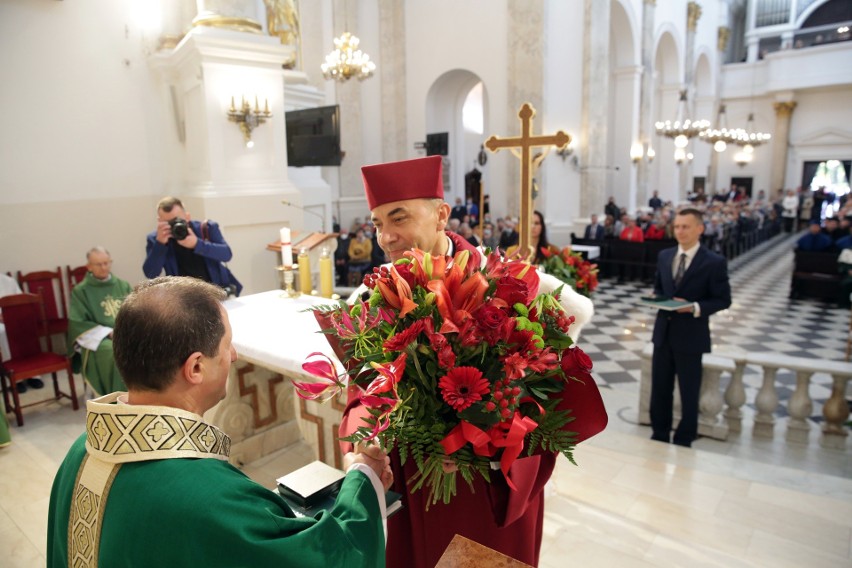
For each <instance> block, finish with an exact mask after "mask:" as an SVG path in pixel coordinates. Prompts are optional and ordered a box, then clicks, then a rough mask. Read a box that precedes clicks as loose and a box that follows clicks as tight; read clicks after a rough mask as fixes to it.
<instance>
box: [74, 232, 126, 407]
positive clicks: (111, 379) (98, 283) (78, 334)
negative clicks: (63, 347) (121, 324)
mask: <svg viewBox="0 0 852 568" xmlns="http://www.w3.org/2000/svg"><path fill="white" fill-rule="evenodd" d="M86 268H88V270H89V271H88V272H87V273H86V277H85V278H84V279H83V281H82V282H80V283H79V284H77V285H76V286H74V288H72V289H71V303H70V306H69V309H68V342H67V343H68V356H69V357H72V360H73V363H74V371H75V372H80V373H82V375H83V377H84V378H85V379H86V382H88V383H89V385H90V386H91V387H92V390H94V391H95V392H96V393H97V394H98V395H103V394H108V393H111V392H115V391H123V390H125V386H124V381H122V380H121V373H119V372H118V369H117V368H116V366H115V360H114V359H113V353H112V328H113V327H115V316H116V314H118V308H119V307H120V306H121V302H123V301H124V298H126V297H127V295H128V294H129V293H130V291H131V287H130V284H128V283H127V282H125V281H124V280H122V279H121V278H118V277H117V276H116V275H115V274H113V273H112V257H110V254H109V251H108V250H106V249H105V248H104V247H100V246H98V247H94V248H93V249H92V250H90V251H89V252H87V253H86Z"/></svg>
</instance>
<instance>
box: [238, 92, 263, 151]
mask: <svg viewBox="0 0 852 568" xmlns="http://www.w3.org/2000/svg"><path fill="white" fill-rule="evenodd" d="M268 118H272V113H271V112H269V99H266V100H264V109H263V110H260V106H259V105H258V103H257V96H255V97H254V110H252V108H251V105H250V104H249V103H248V102H247V101H246V99H245V97H243V102H242V104H241V105H240V108H236V107H235V106H234V97H231V108H229V109H228V120H230V121H231V122H234V123H236V125H237V126H239V127H240V132H242V133H243V139H244V140H245V141H246V148H253V147H254V142H253V141H252V139H251V131H252V130H254V129H255V128H257V127H258V126H260V125H261V124H263V123H264V122H266V119H268Z"/></svg>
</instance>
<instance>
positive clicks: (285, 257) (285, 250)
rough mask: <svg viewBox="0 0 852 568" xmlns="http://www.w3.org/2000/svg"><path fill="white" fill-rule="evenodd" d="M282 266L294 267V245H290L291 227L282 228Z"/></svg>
mask: <svg viewBox="0 0 852 568" xmlns="http://www.w3.org/2000/svg"><path fill="white" fill-rule="evenodd" d="M281 264H283V265H284V266H288V267H291V268H292V267H293V245H292V244H291V243H290V227H282V228H281Z"/></svg>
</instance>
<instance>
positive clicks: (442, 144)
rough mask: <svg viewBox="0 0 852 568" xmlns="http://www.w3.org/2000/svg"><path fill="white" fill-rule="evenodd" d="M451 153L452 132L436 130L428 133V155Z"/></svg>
mask: <svg viewBox="0 0 852 568" xmlns="http://www.w3.org/2000/svg"><path fill="white" fill-rule="evenodd" d="M449 153H450V134H449V133H448V132H436V133H434V134H427V135H426V155H427V156H446V155H447V154H449Z"/></svg>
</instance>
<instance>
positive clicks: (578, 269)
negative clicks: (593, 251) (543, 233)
mask: <svg viewBox="0 0 852 568" xmlns="http://www.w3.org/2000/svg"><path fill="white" fill-rule="evenodd" d="M541 252H542V254H543V255H544V256H545V259H544V262H543V263H542V265H541V267H542V269H543V270H544V272H545V273H546V274H552V275H553V276H555V277H557V278H558V279H559V280H561V281H563V282H565V283H566V284H568V285H569V286H571V287H572V288H574V290H576V291H577V292H578V293H579V294H582V295H584V296H586V297H588V298H591V296H592V292H594V291H595V290H596V289H597V287H598V265H597V264H593V263H591V262H589V261H588V260H585V259H584V258H583V255H581V254H580V253H578V252H573V251H572V250H571V247H565V248H563V249H562V250H561V251H560V252H559V253H558V254H555V253H553V252H551V251H549V250H547V249H541Z"/></svg>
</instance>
